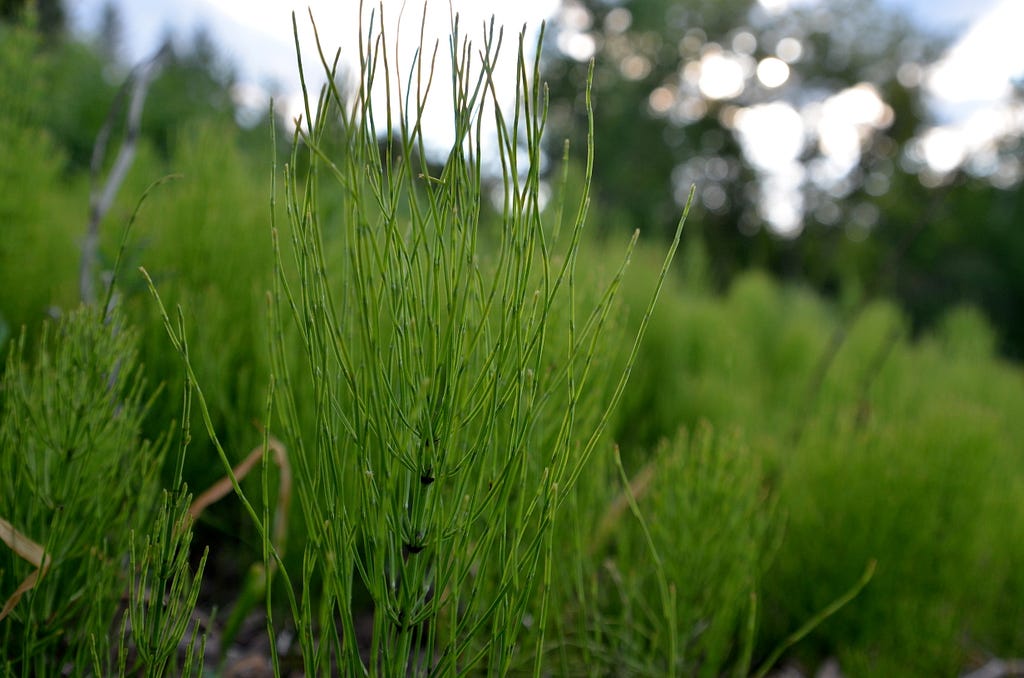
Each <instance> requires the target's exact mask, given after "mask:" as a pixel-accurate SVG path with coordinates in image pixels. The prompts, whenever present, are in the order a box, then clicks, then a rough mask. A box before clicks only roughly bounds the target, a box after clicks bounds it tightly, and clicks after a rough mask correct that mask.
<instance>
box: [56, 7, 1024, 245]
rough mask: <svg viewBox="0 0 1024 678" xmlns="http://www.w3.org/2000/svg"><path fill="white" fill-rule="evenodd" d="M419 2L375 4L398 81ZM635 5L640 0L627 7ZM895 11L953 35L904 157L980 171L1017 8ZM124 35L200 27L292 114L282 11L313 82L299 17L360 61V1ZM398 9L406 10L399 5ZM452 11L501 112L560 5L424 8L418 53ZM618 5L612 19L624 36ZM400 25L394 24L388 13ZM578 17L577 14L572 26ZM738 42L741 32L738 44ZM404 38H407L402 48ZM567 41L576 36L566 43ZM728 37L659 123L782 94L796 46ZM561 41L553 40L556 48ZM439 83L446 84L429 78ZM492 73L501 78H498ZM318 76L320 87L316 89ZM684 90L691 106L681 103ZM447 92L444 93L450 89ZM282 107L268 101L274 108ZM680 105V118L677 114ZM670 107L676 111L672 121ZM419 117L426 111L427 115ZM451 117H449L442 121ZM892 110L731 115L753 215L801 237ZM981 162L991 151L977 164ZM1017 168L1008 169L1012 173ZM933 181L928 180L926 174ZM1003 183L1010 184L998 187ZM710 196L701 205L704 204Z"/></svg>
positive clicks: (248, 87)
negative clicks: (499, 39) (806, 201)
mask: <svg viewBox="0 0 1024 678" xmlns="http://www.w3.org/2000/svg"><path fill="white" fill-rule="evenodd" d="M423 1H424V0H406V1H405V2H404V3H403V2H399V1H398V0H387V1H386V2H385V3H384V15H385V31H386V33H388V34H389V35H390V38H389V40H388V42H389V46H393V45H394V44H395V42H394V41H395V38H396V35H397V34H398V33H399V31H400V33H401V35H402V36H404V39H402V40H401V41H400V49H399V50H398V60H397V61H398V69H399V70H400V71H407V70H408V68H409V67H410V66H411V65H412V63H413V59H414V49H415V45H416V44H417V42H418V41H417V40H416V39H415V38H416V37H417V35H418V32H419V28H420V19H421V17H422V16H423V12H424V9H423V7H424V5H423ZM634 1H639V0H634ZM758 1H759V2H760V3H761V5H762V6H763V7H764V8H765V9H766V10H767V11H769V12H781V11H785V10H786V8H787V7H788V6H791V5H793V4H801V5H807V4H814V3H815V2H824V1H827V0H758ZM879 1H880V2H882V3H883V4H887V5H889V6H893V7H896V8H898V9H900V10H902V11H905V12H907V14H908V15H909V16H910V17H911V18H912V20H914V21H916V22H917V23H918V24H919V25H921V26H922V27H924V28H926V29H931V30H935V31H939V32H943V33H947V34H950V35H954V36H958V37H957V39H956V40H955V42H954V46H953V47H952V49H950V51H949V52H948V53H947V54H946V55H945V57H944V58H943V59H942V60H941V61H940V62H939V63H938V64H936V65H935V66H934V67H933V68H931V69H930V70H923V69H919V68H918V69H917V70H915V68H916V67H915V66H913V65H911V67H908V69H907V73H906V74H903V73H901V76H900V77H901V79H902V78H903V77H904V75H905V76H906V78H908V81H909V80H913V81H915V82H919V83H920V84H921V85H923V86H924V87H925V88H926V92H928V93H929V94H930V95H931V97H932V99H933V102H934V104H935V110H936V111H937V112H938V113H939V115H940V117H941V118H942V120H943V124H942V125H941V126H939V127H936V128H933V129H932V130H930V131H928V132H927V133H925V134H923V135H922V137H921V138H920V139H919V140H918V142H917V144H916V145H915V146H914V147H913V148H912V155H913V156H914V157H913V158H912V160H914V161H915V162H917V163H919V164H920V165H921V166H924V167H926V168H929V169H930V171H931V173H932V175H934V177H938V178H937V179H935V180H936V181H939V180H941V176H942V175H943V174H944V173H946V172H948V171H950V170H952V169H955V168H956V167H957V166H959V165H961V164H962V163H963V162H965V160H967V159H968V158H972V162H974V163H975V164H977V163H978V160H977V159H978V158H981V161H982V162H983V161H984V158H985V157H991V156H992V153H991V152H990V151H991V148H990V147H991V146H992V144H991V141H992V138H993V136H994V135H997V134H999V133H1001V132H1008V131H1014V130H1017V131H1020V130H1024V119H1022V118H1024V113H1022V112H1021V110H1020V109H1019V107H1018V108H1016V109H1015V108H1013V107H1011V106H1010V105H1009V103H1008V102H1009V94H1010V91H1011V83H1012V82H1013V80H1014V78H1021V77H1022V76H1024V40H1021V38H1020V27H1021V26H1024V0H879ZM104 2H105V0H71V1H70V7H69V8H70V11H71V16H72V21H73V22H74V23H75V24H76V25H78V26H80V27H82V28H83V29H84V30H86V31H88V30H90V29H92V28H94V27H95V25H96V20H97V19H96V17H98V15H99V9H100V8H101V7H102V5H103V4H104ZM114 2H115V4H116V5H117V6H118V7H119V9H120V11H121V13H122V18H123V20H124V24H125V26H126V27H127V30H126V34H127V36H128V44H127V45H126V46H125V49H126V52H127V54H125V55H124V56H125V58H126V60H129V61H131V62H136V61H139V60H141V59H142V58H144V57H145V56H147V55H148V54H149V53H150V52H152V51H153V50H154V49H155V47H156V45H157V44H158V42H159V41H160V39H161V38H162V37H163V36H164V35H165V34H166V33H167V31H168V30H171V31H173V32H174V33H175V34H177V35H179V36H184V37H186V38H187V37H188V36H189V35H191V34H192V33H193V32H194V30H195V29H196V28H198V27H199V26H205V27H206V28H207V29H208V30H209V32H210V33H211V35H212V37H213V39H214V40H215V41H216V43H217V44H218V47H219V48H220V49H221V50H223V52H224V53H225V55H226V56H227V57H228V59H230V60H231V61H232V62H233V63H234V64H235V66H236V68H237V72H238V74H239V76H240V81H242V82H243V83H245V84H244V86H243V87H242V88H241V89H240V90H239V92H237V93H236V94H237V95H238V96H239V97H240V98H242V99H245V100H251V101H252V103H253V105H254V106H255V107H257V108H259V109H261V110H262V109H263V106H265V102H266V100H267V97H268V95H269V94H270V93H273V94H275V96H276V97H277V98H278V100H279V102H281V100H282V99H283V103H284V106H285V107H286V108H287V110H288V111H289V113H291V114H297V113H298V112H299V111H300V110H301V106H300V105H299V99H298V98H297V96H296V93H297V92H298V80H297V74H296V66H295V56H294V43H293V38H292V27H291V17H290V13H291V11H292V9H295V11H296V12H297V15H298V25H299V29H300V35H301V40H302V44H303V50H304V53H305V54H306V57H305V59H306V61H305V63H306V64H307V76H308V74H309V71H313V72H317V73H318V72H319V69H318V68H315V67H316V66H317V64H316V52H315V47H314V44H313V42H312V39H311V37H312V30H311V28H310V22H309V17H308V14H307V12H306V9H307V7H309V8H310V9H311V10H312V13H313V16H314V18H315V19H316V21H317V26H318V29H319V33H320V38H321V41H322V43H323V44H324V47H325V50H326V51H328V52H329V53H330V55H331V56H333V53H334V51H335V49H337V48H338V47H339V46H340V47H341V48H342V62H343V63H348V64H350V65H351V64H354V63H357V61H358V44H359V43H358V28H359V16H358V14H359V10H358V6H359V3H358V2H357V0H347V1H339V0H334V1H331V0H306V2H295V1H294V0H289V1H288V2H282V1H280V0H148V1H147V2H145V3H140V2H131V1H130V0H114ZM365 4H366V9H365V11H364V14H365V17H364V18H366V17H368V16H369V11H370V8H371V7H372V8H374V9H377V8H378V5H377V3H375V2H372V1H371V0H367V2H366V3H365ZM403 6H404V10H403V9H402V8H403ZM450 7H454V9H455V10H456V11H458V12H459V14H460V15H461V19H460V21H461V27H462V31H463V34H464V35H466V36H467V37H469V38H471V39H472V40H474V42H475V43H477V44H479V42H480V41H481V39H482V35H483V33H482V27H483V25H484V24H485V22H487V21H488V20H489V19H490V17H491V15H492V14H494V15H495V17H496V20H497V23H498V24H499V25H504V26H505V27H506V36H505V48H504V49H503V54H504V56H505V59H504V60H503V62H502V63H500V64H499V68H500V69H503V72H504V73H505V74H506V75H505V76H504V77H505V78H507V82H508V85H507V86H504V87H501V89H502V90H503V93H507V96H508V99H507V101H506V102H505V105H508V103H510V102H511V101H512V97H513V96H514V86H513V83H514V80H513V75H512V74H513V73H514V71H513V67H514V61H515V48H516V42H517V38H518V33H519V31H520V30H522V28H523V25H524V24H526V25H527V39H528V44H529V43H532V41H533V40H535V37H536V34H537V30H538V29H539V26H540V23H541V21H543V20H545V19H548V18H550V17H551V16H552V15H553V14H554V13H555V12H556V11H559V10H560V8H561V7H562V5H561V2H560V0H518V1H516V2H498V1H497V0H478V1H477V2H472V1H471V0H452V2H451V5H450V4H449V2H448V1H447V0H430V3H429V5H428V10H427V12H426V35H425V43H426V44H427V45H432V44H433V42H434V41H435V40H439V41H441V42H440V46H439V51H438V62H439V64H440V65H441V66H447V64H448V53H447V36H448V32H449V25H450V11H449V8H450ZM628 7H629V3H628V2H626V3H624V4H623V5H622V7H621V8H620V9H616V10H614V12H613V13H615V12H619V13H621V14H622V15H623V16H621V17H617V19H622V20H623V21H624V22H625V23H624V25H625V26H628V22H629V13H628ZM400 13H401V15H402V18H401V22H400V23H399V14H400ZM574 16H575V15H574V14H573V13H572V11H568V12H567V13H563V15H562V19H563V21H564V23H565V24H566V25H567V26H568V27H570V28H571V27H572V24H573V17H574ZM577 18H580V19H585V18H586V17H585V16H583V17H577ZM585 28H586V27H585V26H580V27H579V29H580V30H579V32H577V33H576V34H575V36H574V34H573V31H572V30H569V31H567V32H566V34H564V35H562V36H561V40H560V43H559V46H560V47H561V48H562V49H563V50H564V51H566V53H569V54H577V56H579V57H580V58H586V57H587V56H588V54H587V51H588V50H591V51H592V49H593V41H592V40H591V39H589V36H588V35H586V30H585ZM745 37H746V36H743V35H741V36H740V38H745ZM409 38H413V39H409ZM574 38H575V39H574ZM740 38H737V39H735V40H733V43H732V44H731V45H726V46H723V47H720V48H719V49H718V50H717V51H716V50H714V49H711V50H705V51H704V52H703V56H702V57H701V58H700V59H699V60H698V61H694V62H692V63H690V65H689V66H688V67H687V69H686V71H684V72H683V73H682V74H681V76H682V81H681V87H682V90H680V91H673V90H670V89H669V88H666V87H659V88H657V89H655V90H654V91H653V92H652V93H651V96H650V99H649V104H650V106H651V109H652V110H654V111H656V112H661V113H663V114H665V115H681V116H682V117H684V118H685V117H687V116H689V117H691V118H693V117H697V116H699V115H701V114H702V111H703V106H704V101H705V100H706V99H720V100H729V99H731V98H733V97H736V96H738V95H739V93H741V92H742V91H743V89H744V87H745V86H746V85H745V83H746V82H748V78H750V77H753V78H755V79H756V80H757V81H758V82H759V83H760V84H761V85H762V86H763V87H765V88H768V89H774V88H777V87H781V86H782V85H784V84H785V83H786V81H787V80H788V78H789V73H790V64H792V63H796V62H798V61H799V59H800V52H801V45H800V44H799V42H798V41H797V40H795V39H788V40H786V39H784V40H781V41H780V42H779V43H778V45H777V46H776V48H775V52H776V53H775V55H774V56H771V57H767V58H763V59H761V60H760V61H759V62H755V60H754V59H753V58H752V57H751V56H749V54H750V53H751V52H750V51H749V50H748V48H749V47H750V45H748V44H745V43H749V42H750V41H751V40H753V41H754V43H753V44H755V45H756V40H755V39H754V37H753V36H752V35H751V36H749V38H750V39H749V40H744V39H740ZM563 42H564V43H565V44H562V43H563ZM642 61H643V60H642V59H641V60H637V61H636V62H635V63H633V62H630V63H626V61H625V60H624V61H623V63H622V64H621V69H622V72H623V75H624V76H626V77H633V76H637V77H643V75H644V73H646V71H645V70H644V64H643V63H642ZM438 76H444V74H443V73H439V74H438ZM438 76H435V91H433V92H432V94H431V100H432V101H434V102H435V103H436V104H437V109H435V110H436V113H435V114H433V117H431V118H430V119H431V122H430V123H428V127H429V128H431V133H430V136H431V137H433V138H434V139H435V140H436V144H437V147H438V148H441V149H446V148H447V147H448V146H449V145H450V143H451V125H450V124H448V120H447V117H446V116H445V115H443V111H446V110H447V109H448V107H447V105H446V104H447V102H448V101H450V98H449V96H448V95H447V94H446V93H445V92H444V91H439V90H440V87H441V85H443V83H445V82H447V81H448V79H449V78H448V77H447V76H444V77H438ZM499 77H502V76H501V73H500V72H499ZM321 82H322V78H317V79H316V81H315V86H319V84H320V83H321ZM687 88H689V91H690V93H691V96H689V98H687V97H686V96H684V94H685V91H686V89H687ZM449 91H450V90H449ZM280 106H281V103H279V108H280ZM687 106H689V107H690V108H689V109H686V107H687ZM680 111H681V112H680ZM429 115H430V113H429V111H428V116H429ZM449 115H450V114H449ZM891 116H892V112H891V110H889V109H888V107H887V106H886V105H885V104H884V102H882V100H881V98H880V97H879V94H878V92H876V91H875V90H874V88H873V87H872V86H871V85H869V84H867V83H861V84H860V85H856V86H854V87H851V88H849V89H847V90H845V91H842V92H835V93H832V94H831V95H828V96H827V97H825V98H824V99H822V100H820V101H816V102H812V103H810V104H806V105H803V106H802V107H800V108H799V110H798V109H797V108H794V106H793V105H791V104H789V103H787V102H785V101H777V102H772V103H767V104H761V105H758V106H750V107H747V108H744V109H742V110H741V111H740V115H737V116H736V118H735V120H734V129H735V130H736V133H737V135H738V138H739V140H740V142H741V144H742V145H743V147H744V151H745V153H746V155H747V157H748V159H749V160H750V161H751V163H752V164H753V165H754V166H755V167H758V168H759V170H760V171H761V172H762V175H763V177H764V179H763V182H762V191H763V195H764V196H765V199H764V201H763V205H762V213H763V215H764V217H765V219H766V220H767V221H768V223H769V225H770V226H771V227H772V228H773V230H775V231H776V232H777V233H780V234H787V233H789V234H795V233H797V232H799V229H800V228H801V224H802V219H803V205H802V203H801V191H800V186H801V184H802V183H804V182H806V181H812V182H814V183H816V184H817V185H818V186H819V187H820V188H822V189H823V190H826V191H832V192H835V193H836V194H837V195H839V194H841V192H842V190H843V186H844V181H845V178H846V176H847V174H848V173H849V171H850V169H851V168H852V167H854V166H855V165H856V164H857V162H858V160H859V157H860V151H861V147H862V144H863V143H865V141H866V139H867V138H868V137H869V136H870V134H871V132H872V130H873V129H881V128H884V127H886V126H887V125H888V124H889V123H890V122H891ZM808 143H815V144H817V146H818V150H819V151H820V152H821V154H822V156H823V158H824V159H823V160H822V161H821V162H819V163H817V164H816V165H814V166H811V167H806V168H805V167H804V166H803V165H802V164H801V163H800V162H798V158H799V157H800V154H801V153H802V152H803V150H804V149H805V147H806V145H807V144H808ZM986 153H987V154H988V155H987V156H986ZM981 171H982V172H988V174H989V175H993V176H996V177H997V179H998V172H999V171H1000V169H999V168H994V167H989V168H987V169H986V168H984V167H982V168H981ZM1018 171H1019V170H1018ZM934 177H933V178H934ZM1005 178H1006V179H1007V180H1008V181H1009V182H1011V183H1012V181H1013V180H1015V177H1013V176H1011V177H1005ZM709 199H710V198H709Z"/></svg>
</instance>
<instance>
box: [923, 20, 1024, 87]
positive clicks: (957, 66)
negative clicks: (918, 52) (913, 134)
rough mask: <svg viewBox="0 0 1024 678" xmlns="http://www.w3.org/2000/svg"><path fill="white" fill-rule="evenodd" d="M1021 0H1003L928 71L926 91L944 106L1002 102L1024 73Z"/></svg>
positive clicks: (1023, 21) (1023, 25) (1023, 27)
mask: <svg viewBox="0 0 1024 678" xmlns="http://www.w3.org/2000/svg"><path fill="white" fill-rule="evenodd" d="M1022 30H1024V2H1021V0H1002V2H1000V3H998V4H997V5H995V6H994V7H993V8H992V9H991V10H989V12H988V13H987V14H985V15H983V16H982V17H981V18H980V19H978V21H976V22H975V23H974V24H973V25H972V26H971V28H970V29H969V30H968V31H967V33H966V34H965V35H964V36H963V37H962V38H961V39H960V40H959V41H957V43H956V44H955V45H954V46H953V47H952V48H951V49H950V50H949V52H948V53H947V54H946V55H945V56H944V57H943V58H942V59H941V60H940V61H939V62H938V63H936V64H935V66H934V67H933V68H932V69H931V70H930V72H929V74H928V77H927V88H928V92H929V93H930V94H931V95H932V96H934V97H935V98H936V99H938V100H939V101H938V103H940V105H941V104H947V105H950V104H951V105H963V104H988V103H991V102H993V101H1004V100H1006V99H1007V98H1009V96H1010V95H1011V93H1012V91H1013V85H1012V80H1013V79H1014V78H1019V77H1021V76H1022V75H1024V39H1022V38H1021V31H1022Z"/></svg>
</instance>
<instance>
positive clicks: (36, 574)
mask: <svg viewBox="0 0 1024 678" xmlns="http://www.w3.org/2000/svg"><path fill="white" fill-rule="evenodd" d="M0 539H2V540H3V542H4V543H5V544H7V546H9V547H10V549H11V550H12V551H14V552H15V553H17V554H18V556H19V557H21V558H22V559H24V560H27V561H28V562H29V563H31V564H32V565H35V567H36V569H35V570H33V571H32V572H31V573H30V574H29V575H28V576H27V577H25V579H24V580H22V582H21V583H20V584H18V588H16V589H15V590H14V593H13V594H11V597H10V598H8V599H7V602H5V603H4V606H3V609H0V619H4V618H5V617H7V615H9V614H10V613H11V611H12V610H13V609H14V606H15V605H17V604H18V601H19V600H21V597H22V596H23V595H25V592H26V591H29V590H31V589H32V587H34V586H35V585H36V583H37V582H38V581H39V579H40V578H42V577H43V575H45V574H46V572H47V570H49V569H50V556H48V555H46V550H45V549H44V548H43V547H42V546H41V545H40V544H37V543H36V542H34V541H32V540H31V539H29V538H28V537H26V536H25V535H23V534H22V533H21V532H18V531H17V530H16V529H14V526H13V525H11V524H10V523H9V522H7V521H6V520H4V519H3V518H0Z"/></svg>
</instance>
